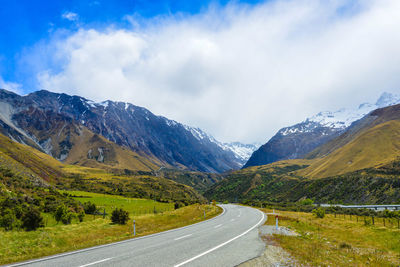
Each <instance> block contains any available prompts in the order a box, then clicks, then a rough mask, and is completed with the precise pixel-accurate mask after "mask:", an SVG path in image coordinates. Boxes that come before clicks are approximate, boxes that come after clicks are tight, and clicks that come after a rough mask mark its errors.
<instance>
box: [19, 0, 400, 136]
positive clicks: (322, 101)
mask: <svg viewBox="0 0 400 267" xmlns="http://www.w3.org/2000/svg"><path fill="white" fill-rule="evenodd" d="M399 10H400V1H397V0H369V1H344V0H343V1H322V0H321V1H311V0H300V1H271V2H267V3H263V4H257V5H244V4H238V3H231V4H228V5H227V6H224V7H221V6H216V5H214V6H213V5H212V6H210V7H209V8H208V9H207V10H204V11H203V12H202V13H200V14H197V15H185V14H175V15H170V16H167V17H165V16H164V17H157V18H153V19H142V18H140V17H138V16H137V15H132V16H126V17H125V19H127V20H129V21H130V22H131V25H132V26H131V27H128V28H119V27H117V26H116V25H110V26H109V27H107V28H106V29H93V28H85V27H84V26H82V27H81V28H80V29H79V30H78V31H76V32H71V33H68V34H60V35H57V34H55V35H54V38H53V39H51V40H49V41H48V42H42V43H41V44H38V45H37V46H35V47H34V48H33V49H32V51H30V54H31V55H29V56H30V57H32V58H34V57H35V55H37V54H40V53H41V54H42V55H43V52H40V51H47V52H46V54H45V55H44V57H45V58H44V59H42V62H41V63H40V64H41V67H40V68H38V69H37V72H38V73H37V79H38V85H39V87H40V88H45V89H48V90H52V91H57V92H66V93H69V94H77V95H82V96H85V97H88V98H90V99H94V100H98V101H101V100H105V99H111V100H120V101H128V102H132V103H134V104H136V105H141V106H145V107H147V108H149V109H150V110H151V111H153V112H155V113H156V114H162V115H164V116H166V117H169V118H172V119H175V120H178V121H181V122H183V123H185V124H189V125H193V126H198V127H200V128H202V129H204V130H206V131H208V132H210V133H211V134H213V135H214V136H215V137H216V138H217V139H219V140H223V141H236V140H238V141H243V142H265V141H266V140H267V139H268V138H269V137H271V135H272V134H274V133H275V132H276V131H277V130H278V129H280V128H282V127H283V126H287V125H292V124H293V123H296V122H299V121H301V120H303V119H304V118H305V117H308V116H310V115H312V114H314V113H317V112H319V111H323V110H335V109H339V108H341V107H353V106H354V105H356V104H357V103H362V102H367V101H369V102H374V101H375V100H376V99H377V97H378V96H379V95H380V94H381V93H382V92H383V91H389V92H390V91H391V92H394V93H396V92H399V91H400V86H399V85H400V75H398V74H399V73H400V64H398V63H399V62H400V35H399V34H398V29H399V28H400V16H398V11H399ZM76 16H78V14H76ZM60 36H62V37H60ZM27 57H28V55H27ZM36 58H37V56H36ZM36 60H37V59H36ZM27 61H29V59H27ZM31 62H32V61H31ZM43 62H50V63H48V64H44V63H43Z"/></svg>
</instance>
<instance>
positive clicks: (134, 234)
mask: <svg viewBox="0 0 400 267" xmlns="http://www.w3.org/2000/svg"><path fill="white" fill-rule="evenodd" d="M133 236H136V222H135V220H133Z"/></svg>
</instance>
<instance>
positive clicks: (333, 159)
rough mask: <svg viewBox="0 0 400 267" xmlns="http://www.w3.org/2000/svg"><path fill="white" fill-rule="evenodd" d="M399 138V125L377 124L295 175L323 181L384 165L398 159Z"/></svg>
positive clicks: (392, 122) (393, 121)
mask: <svg viewBox="0 0 400 267" xmlns="http://www.w3.org/2000/svg"><path fill="white" fill-rule="evenodd" d="M399 137H400V121H396V120H392V121H388V122H385V123H382V124H379V125H377V126H375V127H373V128H371V129H368V130H367V131H365V132H362V133H361V134H360V135H359V136H357V137H356V138H355V139H354V140H352V141H351V142H349V143H348V144H346V145H344V146H343V147H341V148H339V149H337V150H335V151H334V152H332V153H331V154H329V155H328V156H326V157H323V158H320V159H317V160H314V162H313V163H312V164H311V165H310V166H309V167H308V168H306V169H303V170H300V171H298V174H299V175H301V176H305V177H308V178H324V177H329V176H334V175H340V174H344V173H348V172H352V171H356V170H361V169H365V168H370V167H377V166H381V165H384V164H387V163H389V162H391V161H394V160H395V159H396V158H397V157H398V156H399V155H400V138H399Z"/></svg>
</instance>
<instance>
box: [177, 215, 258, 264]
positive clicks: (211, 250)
mask: <svg viewBox="0 0 400 267" xmlns="http://www.w3.org/2000/svg"><path fill="white" fill-rule="evenodd" d="M259 212H260V213H261V214H262V217H261V219H260V220H259V221H258V222H257V223H256V224H255V225H254V226H252V227H251V228H250V229H248V230H247V231H245V232H243V233H241V234H240V235H237V236H235V237H234V238H232V239H229V240H228V241H226V242H224V243H222V244H219V245H218V246H216V247H213V248H212V249H209V250H207V251H205V252H203V253H201V254H199V255H197V256H195V257H193V258H190V259H188V260H186V261H184V262H181V263H179V264H177V265H175V266H174V267H180V266H182V265H185V264H186V263H189V262H191V261H194V260H195V259H198V258H200V257H202V256H204V255H206V254H208V253H210V252H213V251H214V250H216V249H219V248H220V247H223V246H225V245H226V244H228V243H230V242H232V241H234V240H236V239H238V238H239V237H242V236H244V235H245V234H247V233H248V232H250V231H251V230H253V229H254V228H256V227H257V226H258V225H259V224H260V223H261V222H262V221H263V220H264V213H263V212H261V211H259Z"/></svg>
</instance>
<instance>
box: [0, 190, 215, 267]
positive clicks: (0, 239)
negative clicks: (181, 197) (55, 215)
mask: <svg viewBox="0 0 400 267" xmlns="http://www.w3.org/2000/svg"><path fill="white" fill-rule="evenodd" d="M105 199H106V200H103V201H108V202H109V203H123V201H122V202H118V201H120V199H119V197H115V201H116V202H111V197H110V198H105ZM137 201H138V202H137V203H140V200H139V199H138V200H137ZM144 201H148V200H144ZM132 203H133V202H132ZM143 203H147V202H143ZM148 203H152V201H148ZM124 204H125V207H127V204H126V203H124ZM132 205H133V204H132ZM204 210H206V219H210V218H212V217H214V216H216V215H218V214H219V213H221V212H222V209H221V208H219V207H217V206H212V205H200V204H195V205H190V206H186V207H183V208H180V209H177V210H172V211H166V212H163V213H157V214H143V215H137V216H135V217H132V216H131V219H133V218H135V220H136V233H137V236H144V235H149V234H153V233H157V232H161V231H166V230H169V229H173V228H177V227H182V226H185V225H189V224H193V223H197V222H200V221H202V220H204V217H203V211H204ZM45 220H46V218H45ZM48 220H49V226H46V227H45V228H40V229H38V230H36V231H29V232H26V231H23V230H21V231H8V232H7V231H4V230H0V264H7V263H12V262H18V261H23V260H28V259H33V258H38V257H44V256H48V255H52V254H56V253H62V252H67V251H72V250H77V249H82V248H86V247H91V246H96V245H101V244H106V243H111V242H116V241H120V240H124V239H129V238H132V237H133V236H132V221H131V220H130V221H129V223H128V224H127V225H114V224H111V221H110V219H109V218H106V219H103V218H102V216H97V217H96V218H94V217H93V216H92V215H90V216H86V217H85V220H84V221H83V222H82V223H77V222H76V221H73V223H72V224H70V225H62V224H55V223H54V222H52V221H51V220H54V219H52V218H48Z"/></svg>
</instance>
